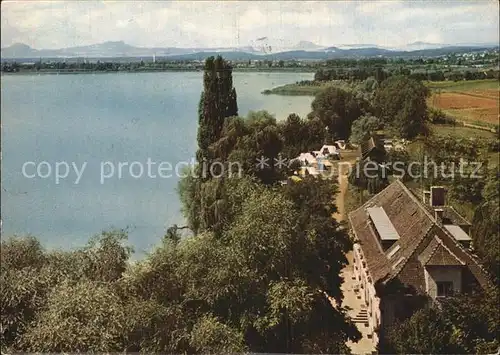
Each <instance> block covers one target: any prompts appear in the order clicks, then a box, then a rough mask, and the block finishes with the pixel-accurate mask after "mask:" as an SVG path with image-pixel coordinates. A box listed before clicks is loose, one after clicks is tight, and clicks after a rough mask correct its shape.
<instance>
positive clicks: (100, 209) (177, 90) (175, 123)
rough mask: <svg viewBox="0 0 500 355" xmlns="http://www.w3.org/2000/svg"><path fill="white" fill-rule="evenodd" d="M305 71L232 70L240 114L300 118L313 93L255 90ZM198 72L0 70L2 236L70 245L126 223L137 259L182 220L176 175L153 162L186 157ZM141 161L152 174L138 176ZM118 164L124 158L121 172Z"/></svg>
mask: <svg viewBox="0 0 500 355" xmlns="http://www.w3.org/2000/svg"><path fill="white" fill-rule="evenodd" d="M312 77H313V74H312V73H283V72H281V73H255V72H254V73H238V72H235V73H233V80H234V86H235V88H236V91H237V95H238V106H239V114H240V115H241V116H245V115H246V114H247V113H248V112H249V111H250V110H253V111H257V110H267V111H269V112H271V113H273V114H274V115H275V116H276V118H277V120H282V119H285V118H286V117H287V115H288V114H289V113H292V112H294V113H297V114H299V115H300V116H301V117H305V115H307V113H308V112H309V111H310V104H311V102H312V99H313V98H312V97H302V96H300V97H290V96H277V95H263V94H261V92H262V91H263V90H265V89H268V88H272V87H275V86H280V85H284V84H289V83H294V82H296V81H301V80H311V79H312ZM202 79H203V73H201V72H162V73H117V74H85V75H78V74H75V75H14V76H10V75H5V76H4V75H2V79H1V80H2V88H1V115H2V137H1V138H2V180H1V185H2V198H1V209H2V238H4V237H6V236H10V235H25V234H32V235H35V236H37V237H39V239H40V241H41V242H42V243H43V244H44V245H46V246H48V247H51V248H58V247H61V248H71V247H76V246H81V245H84V244H85V243H86V242H87V241H88V239H89V237H91V236H92V235H94V234H97V233H99V232H101V231H102V230H108V229H112V228H128V230H129V240H130V243H131V244H132V245H133V246H134V248H135V250H136V256H140V255H141V254H143V253H144V252H145V251H147V250H149V249H150V248H151V247H152V246H153V245H155V244H157V242H158V241H159V240H160V238H161V237H162V236H163V235H164V233H165V230H166V228H168V227H169V226H170V225H172V224H178V225H181V224H183V223H184V218H183V217H182V213H181V211H180V201H179V197H178V195H177V191H176V189H177V183H178V180H179V178H178V177H176V176H175V175H176V174H175V172H174V171H172V174H171V175H172V176H171V177H168V178H165V177H163V178H162V177H160V176H159V175H158V173H157V170H155V169H158V165H159V163H161V162H168V163H169V164H171V165H172V166H175V165H176V164H177V163H179V162H186V163H191V162H192V160H193V158H194V157H195V152H196V149H197V143H196V135H197V127H198V102H199V99H200V94H201V91H202V84H203V80H202ZM148 160H149V161H150V162H151V164H150V166H151V167H152V171H153V172H156V173H152V174H148V171H147V170H143V172H142V175H141V174H140V172H141V171H140V170H141V167H139V165H142V168H143V169H147V164H148ZM120 162H121V163H128V165H123V170H122V172H123V174H121V176H119V174H118V164H119V163H120ZM134 162H138V163H136V164H135V166H134V168H133V169H129V168H130V167H131V166H130V165H131V164H132V163H134ZM23 166H24V172H23ZM103 169H104V170H103ZM113 169H114V171H112V170H113ZM56 172H58V176H59V178H57V177H56ZM130 172H132V175H131V174H130ZM103 173H104V174H105V176H106V178H104V179H103ZM153 175H154V176H156V177H152V176H153ZM163 176H164V174H163Z"/></svg>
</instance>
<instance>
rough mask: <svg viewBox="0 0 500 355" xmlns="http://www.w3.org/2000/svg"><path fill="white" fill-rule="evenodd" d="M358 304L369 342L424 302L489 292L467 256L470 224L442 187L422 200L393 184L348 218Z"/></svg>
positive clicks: (480, 271)
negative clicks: (363, 307)
mask: <svg viewBox="0 0 500 355" xmlns="http://www.w3.org/2000/svg"><path fill="white" fill-rule="evenodd" d="M348 217H349V224H350V232H351V233H352V236H353V238H354V240H355V243H354V252H353V261H354V275H353V277H354V278H355V280H356V282H357V285H358V287H357V290H358V298H360V299H362V300H363V301H364V304H365V305H366V313H367V314H368V322H367V323H366V324H365V325H366V326H368V327H369V331H370V332H371V334H372V340H373V342H374V343H375V344H377V343H378V340H379V339H380V337H381V336H383V332H384V329H387V327H388V326H390V325H392V324H393V323H394V322H396V321H397V320H398V319H404V318H405V317H408V316H410V315H411V314H412V313H413V312H414V310H415V309H417V308H418V307H420V306H422V305H423V304H424V303H425V302H428V300H429V299H431V300H437V301H439V299H440V298H442V297H449V296H452V295H454V294H457V293H468V292H472V291H473V290H475V289H478V288H482V287H485V286H487V285H488V283H489V278H488V275H487V274H486V272H485V271H484V270H483V268H482V266H481V265H480V264H479V262H478V261H477V259H476V257H475V256H474V255H473V254H472V250H471V249H470V241H471V238H470V236H469V232H470V223H469V222H468V221H467V220H465V219H464V218H463V217H462V216H460V214H458V213H457V211H456V210H455V209H454V208H453V207H452V206H448V205H447V204H446V191H445V189H444V188H443V187H432V188H431V190H430V191H426V192H424V194H423V197H422V198H419V197H417V196H416V195H415V194H413V193H412V192H411V191H410V190H409V189H408V188H407V187H406V186H405V185H404V184H403V183H402V182H401V181H400V180H396V181H394V182H393V183H391V184H390V185H389V186H387V187H386V188H385V189H384V190H382V191H381V192H379V193H378V194H376V195H375V196H373V197H372V198H371V199H370V200H369V201H367V202H366V203H365V204H364V205H363V206H361V207H359V208H358V209H356V210H355V211H353V212H351V213H350V214H349V216H348Z"/></svg>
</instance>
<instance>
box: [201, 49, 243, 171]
mask: <svg viewBox="0 0 500 355" xmlns="http://www.w3.org/2000/svg"><path fill="white" fill-rule="evenodd" d="M232 70H233V69H232V67H231V65H230V64H229V63H228V62H227V61H225V60H224V59H223V58H222V57H221V56H218V57H217V58H214V57H209V58H207V60H206V61H205V71H204V74H203V92H202V93H201V98H200V104H199V108H198V115H199V121H198V123H199V126H198V148H199V149H198V153H197V159H198V163H202V162H205V163H206V164H207V165H209V164H210V163H211V162H212V161H213V160H214V159H216V158H217V157H215V156H213V155H212V154H211V153H210V151H209V147H210V145H212V144H213V143H215V142H217V141H218V140H219V139H220V136H221V132H222V127H223V125H224V120H225V119H226V118H227V117H231V116H237V115H238V104H237V102H236V90H235V89H234V87H233V75H232Z"/></svg>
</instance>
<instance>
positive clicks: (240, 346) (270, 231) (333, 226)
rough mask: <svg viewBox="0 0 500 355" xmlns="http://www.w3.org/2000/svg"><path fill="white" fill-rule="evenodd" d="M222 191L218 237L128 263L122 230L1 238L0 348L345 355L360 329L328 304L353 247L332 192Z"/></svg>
mask: <svg viewBox="0 0 500 355" xmlns="http://www.w3.org/2000/svg"><path fill="white" fill-rule="evenodd" d="M215 180H216V179H213V181H215ZM225 184H227V185H226V186H225V187H226V188H225V190H224V205H225V208H224V211H225V212H224V215H223V216H221V227H220V230H219V233H218V234H216V233H212V232H205V233H201V234H199V235H197V236H194V237H187V238H184V239H180V240H179V239H177V238H171V237H168V236H167V237H165V238H164V240H163V243H162V245H160V246H159V247H158V248H157V249H155V250H154V251H153V252H152V253H151V254H150V255H148V256H147V257H146V258H145V260H143V261H140V262H135V263H133V264H130V263H128V262H127V261H128V255H129V253H130V250H129V249H128V248H127V247H125V246H123V239H124V237H125V234H124V233H123V232H118V233H116V232H113V233H103V234H102V235H101V236H99V237H97V238H94V239H93V241H92V242H91V243H90V244H89V246H88V247H86V248H83V249H80V250H76V251H72V252H65V253H61V252H47V251H45V250H44V249H43V248H42V247H41V246H40V244H39V243H38V242H37V241H36V239H34V238H26V239H11V240H7V241H2V269H1V271H2V272H1V276H2V284H3V285H4V290H3V292H2V295H1V296H2V297H1V311H2V318H1V319H2V346H3V350H18V351H32V352H35V351H43V352H76V351H89V352H90V351H96V352H111V351H117V352H120V351H143V352H167V353H172V352H174V353H178V352H189V353H196V352H203V353H207V352H210V353H214V352H217V353H219V352H243V351H255V352H282V351H286V352H290V353H311V352H315V353H316V352H331V353H339V352H346V351H347V348H346V347H345V342H346V341H347V340H348V339H353V340H356V339H358V338H359V333H358V332H357V330H356V328H355V326H354V325H353V324H351V323H350V322H348V321H347V318H346V314H345V310H343V309H342V308H338V307H333V306H332V305H331V303H330V301H329V299H328V298H327V295H328V296H329V297H332V298H334V299H335V300H336V301H337V304H340V302H341V300H342V293H341V291H340V283H341V281H342V280H341V278H340V276H339V275H340V269H341V268H342V267H343V266H344V265H345V264H346V262H347V261H346V257H345V253H346V252H347V251H348V250H349V249H350V247H351V241H350V239H349V237H348V235H347V234H346V233H345V231H343V230H342V229H341V228H340V226H339V225H338V223H337V222H336V221H335V220H334V219H333V218H332V217H331V214H332V213H333V212H335V210H336V209H335V205H333V203H332V201H333V197H334V195H335V192H336V189H335V185H332V182H331V181H327V180H316V179H313V178H310V179H305V180H304V181H302V182H299V183H297V184H292V185H289V186H286V187H275V188H269V187H266V186H265V185H263V184H261V183H258V182H255V181H252V180H251V179H249V178H241V179H238V178H234V179H228V180H227V181H226V182H225Z"/></svg>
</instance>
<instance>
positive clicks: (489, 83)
mask: <svg viewBox="0 0 500 355" xmlns="http://www.w3.org/2000/svg"><path fill="white" fill-rule="evenodd" d="M425 86H427V87H428V88H429V89H431V90H433V91H434V90H438V89H439V90H441V91H474V90H479V91H483V90H496V91H498V89H499V85H498V80H497V79H485V80H463V81H426V82H425Z"/></svg>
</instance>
